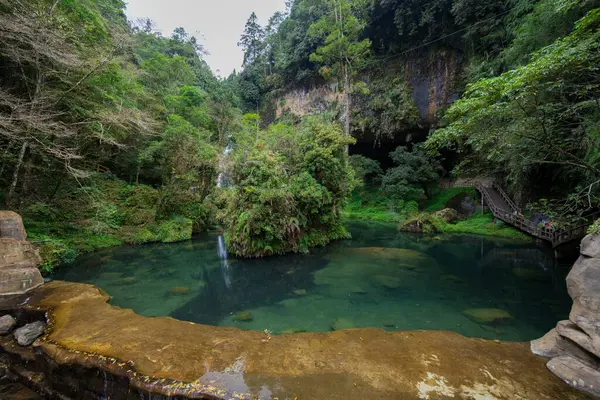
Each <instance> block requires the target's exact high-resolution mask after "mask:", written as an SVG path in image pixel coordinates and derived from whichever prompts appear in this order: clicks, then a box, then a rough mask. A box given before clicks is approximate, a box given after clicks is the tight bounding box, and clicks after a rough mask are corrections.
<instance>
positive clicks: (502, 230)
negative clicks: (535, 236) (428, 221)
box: [440, 212, 531, 240]
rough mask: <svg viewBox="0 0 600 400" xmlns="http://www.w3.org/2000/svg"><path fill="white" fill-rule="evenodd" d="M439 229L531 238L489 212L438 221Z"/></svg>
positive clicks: (451, 231)
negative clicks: (456, 220) (450, 220)
mask: <svg viewBox="0 0 600 400" xmlns="http://www.w3.org/2000/svg"><path fill="white" fill-rule="evenodd" d="M440 228H441V231H442V232H444V233H463V234H470V235H485V236H497V237H503V238H507V239H516V240H531V237H530V236H529V235H527V234H525V233H523V232H521V231H519V230H518V229H516V228H514V227H512V226H510V225H507V224H505V223H504V222H503V221H500V220H497V219H496V218H494V216H493V215H492V214H491V213H489V212H488V213H485V214H481V213H476V214H473V216H472V217H471V218H469V219H466V220H462V221H458V222H457V223H454V224H448V223H446V222H444V221H441V223H440Z"/></svg>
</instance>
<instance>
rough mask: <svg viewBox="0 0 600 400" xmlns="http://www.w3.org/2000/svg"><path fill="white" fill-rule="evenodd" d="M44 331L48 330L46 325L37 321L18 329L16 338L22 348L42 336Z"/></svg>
mask: <svg viewBox="0 0 600 400" xmlns="http://www.w3.org/2000/svg"><path fill="white" fill-rule="evenodd" d="M44 329H46V324H45V323H44V322H42V321H36V322H32V323H31V324H27V325H25V326H22V327H21V328H19V329H17V330H16V331H15V332H14V336H15V339H16V340H17V343H19V344H20V345H21V346H29V345H30V344H31V343H33V342H34V341H35V339H37V338H38V337H40V336H42V334H43V333H44Z"/></svg>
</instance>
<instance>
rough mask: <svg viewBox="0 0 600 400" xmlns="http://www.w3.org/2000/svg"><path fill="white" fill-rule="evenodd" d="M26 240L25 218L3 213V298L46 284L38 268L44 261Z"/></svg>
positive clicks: (0, 246) (0, 232) (0, 273)
mask: <svg viewBox="0 0 600 400" xmlns="http://www.w3.org/2000/svg"><path fill="white" fill-rule="evenodd" d="M26 238H27V234H26V233H25V228H24V226H23V221H22V220H21V217H20V216H19V215H18V214H16V213H14V212H12V211H0V296H2V295H11V294H19V293H25V292H27V291H28V290H31V289H33V288H36V287H38V286H40V285H42V284H43V283H44V279H43V278H42V275H41V274H40V271H39V270H38V268H37V266H38V265H40V264H41V261H42V260H41V258H40V256H39V254H38V252H37V250H36V249H35V248H34V247H33V245H32V244H31V243H29V242H27V241H26Z"/></svg>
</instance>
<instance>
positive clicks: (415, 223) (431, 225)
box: [398, 213, 444, 233]
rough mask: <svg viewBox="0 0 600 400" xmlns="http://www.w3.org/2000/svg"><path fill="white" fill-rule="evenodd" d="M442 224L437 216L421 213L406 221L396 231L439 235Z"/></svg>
mask: <svg viewBox="0 0 600 400" xmlns="http://www.w3.org/2000/svg"><path fill="white" fill-rule="evenodd" d="M443 222H444V221H443V220H442V219H441V218H440V217H438V216H437V215H434V214H429V213H422V214H417V215H415V216H414V217H412V218H410V219H407V220H406V221H405V222H404V223H403V224H402V225H400V227H399V228H398V229H399V230H400V231H401V232H409V233H439V232H440V231H441V229H440V224H441V223H443Z"/></svg>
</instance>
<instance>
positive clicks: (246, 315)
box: [233, 311, 254, 322]
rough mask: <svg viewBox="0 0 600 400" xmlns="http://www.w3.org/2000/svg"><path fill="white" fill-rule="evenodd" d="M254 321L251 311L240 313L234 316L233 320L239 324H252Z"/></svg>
mask: <svg viewBox="0 0 600 400" xmlns="http://www.w3.org/2000/svg"><path fill="white" fill-rule="evenodd" d="M253 319H254V317H253V316H252V313H251V312H250V311H240V312H239V313H237V314H235V315H234V316H233V320H234V321H237V322H250V321H252V320H253Z"/></svg>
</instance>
